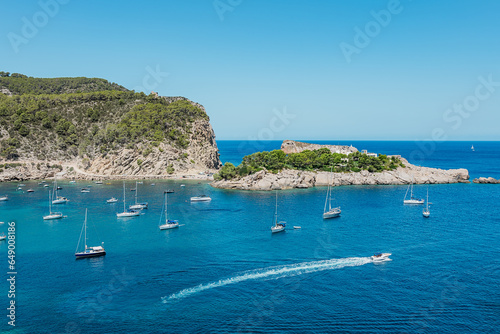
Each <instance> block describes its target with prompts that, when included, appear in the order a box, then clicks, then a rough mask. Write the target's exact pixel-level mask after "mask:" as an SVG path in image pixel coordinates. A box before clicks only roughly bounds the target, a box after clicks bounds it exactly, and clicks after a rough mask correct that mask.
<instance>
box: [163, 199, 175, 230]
mask: <svg viewBox="0 0 500 334" xmlns="http://www.w3.org/2000/svg"><path fill="white" fill-rule="evenodd" d="M167 194H168V193H167V192H166V191H164V192H163V197H164V198H165V201H164V206H165V224H161V225H160V230H169V229H172V228H176V227H179V221H178V220H172V219H168V213H167V207H168V202H167V198H168V195H167ZM160 221H161V217H160Z"/></svg>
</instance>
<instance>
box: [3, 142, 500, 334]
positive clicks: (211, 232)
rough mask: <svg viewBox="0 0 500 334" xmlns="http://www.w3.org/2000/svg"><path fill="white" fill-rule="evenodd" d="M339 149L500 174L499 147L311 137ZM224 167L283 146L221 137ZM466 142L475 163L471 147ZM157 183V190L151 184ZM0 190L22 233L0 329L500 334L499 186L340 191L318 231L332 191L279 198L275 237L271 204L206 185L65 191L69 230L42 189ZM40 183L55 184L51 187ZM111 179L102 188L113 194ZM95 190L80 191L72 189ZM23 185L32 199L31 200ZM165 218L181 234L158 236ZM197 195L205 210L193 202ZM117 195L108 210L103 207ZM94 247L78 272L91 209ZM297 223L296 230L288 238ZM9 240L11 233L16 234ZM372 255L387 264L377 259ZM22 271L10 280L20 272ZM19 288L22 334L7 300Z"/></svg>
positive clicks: (269, 199)
mask: <svg viewBox="0 0 500 334" xmlns="http://www.w3.org/2000/svg"><path fill="white" fill-rule="evenodd" d="M315 142H317V143H332V144H346V145H351V144H352V145H353V146H354V147H356V148H358V149H360V150H362V149H366V150H368V151H370V152H376V153H381V154H401V155H402V156H403V157H405V158H407V159H409V160H410V162H412V163H415V164H418V165H422V166H429V167H437V168H467V169H468V170H469V173H470V176H471V179H472V178H474V177H479V176H492V177H495V178H500V173H499V168H498V166H499V163H500V160H499V159H500V142H474V143H471V142H443V143H436V144H435V146H433V145H432V144H431V143H427V146H423V147H421V145H419V144H418V143H415V142H408V141H402V142H395V141H390V142H389V141H348V142H346V141H321V142H318V141H315ZM217 143H218V146H219V149H220V157H221V160H222V161H223V162H233V163H235V164H238V163H239V162H240V161H241V159H242V157H243V156H245V155H247V154H251V153H254V152H256V151H262V150H272V149H278V148H279V147H280V145H281V141H272V142H245V141H223V140H219V141H218V142H217ZM472 144H473V145H474V148H475V151H472V150H471V145H472ZM152 182H154V183H155V184H154V185H152V184H151V183H152ZM23 183H25V187H21V188H22V189H23V190H17V188H18V183H17V182H4V183H0V195H8V201H0V222H3V224H0V234H1V233H5V234H8V233H9V230H8V227H9V226H8V224H7V223H8V222H14V224H15V232H14V234H15V268H13V269H11V268H9V264H8V260H9V258H8V250H9V248H8V247H9V244H8V242H7V241H5V240H4V241H0V264H1V265H0V268H2V270H3V274H4V277H5V279H4V280H3V283H2V285H1V288H2V289H3V292H4V293H3V294H2V297H0V304H1V305H3V307H2V309H3V315H2V317H1V318H3V320H2V321H0V331H1V332H7V331H8V332H9V333H22V334H32V333H65V334H69V333H72V334H83V333H116V334H118V333H311V334H312V333H377V334H378V333H380V334H383V333H440V334H441V333H450V334H451V333H500V317H499V311H500V289H499V288H498V287H499V286H500V247H499V240H500V206H499V205H498V203H499V201H500V185H497V184H474V183H468V184H432V185H415V187H414V194H415V196H417V197H425V196H426V194H427V192H428V193H429V202H430V203H431V204H430V212H431V216H430V218H424V217H423V216H422V209H423V206H422V205H414V206H411V205H403V199H404V197H405V193H406V191H407V186H406V185H379V186H340V187H335V188H334V189H333V190H332V195H333V204H334V205H335V206H340V207H341V210H342V214H341V216H340V217H338V218H334V219H329V220H324V219H323V218H322V214H323V210H324V207H325V199H326V192H327V189H326V188H325V187H316V188H310V189H291V190H283V191H278V192H277V212H278V219H279V220H280V221H285V222H286V230H285V232H281V233H276V234H272V233H271V226H272V225H273V222H274V213H275V210H276V193H275V192H265V191H255V192H252V191H236V190H224V189H216V188H212V187H211V186H210V185H209V184H208V182H206V181H199V180H188V179H183V180H144V182H143V183H142V184H138V185H137V191H136V192H133V191H130V189H131V188H135V187H136V184H135V183H134V181H132V180H128V181H125V186H126V191H125V197H126V198H125V203H126V205H127V206H128V205H130V204H133V203H134V195H135V194H137V197H138V201H140V202H148V203H149V208H148V209H145V210H143V213H142V214H141V215H140V216H138V217H135V218H128V219H118V218H117V217H116V213H117V212H121V211H123V206H124V204H123V199H124V198H123V183H122V182H121V181H109V182H104V184H94V183H92V182H90V181H77V182H76V183H73V184H72V183H69V182H68V181H65V180H61V181H58V183H57V185H58V186H61V187H62V190H61V191H60V195H62V196H65V197H67V198H69V200H70V201H69V202H68V203H67V204H62V205H56V206H53V208H52V210H53V211H60V212H62V213H63V215H64V216H65V218H63V219H59V220H51V221H44V220H43V219H42V217H43V216H44V215H46V214H48V213H49V203H48V196H49V192H50V191H51V190H50V188H44V187H43V185H39V184H38V181H26V182H23ZM47 183H49V184H50V185H52V184H51V183H50V181H49V180H47ZM107 183H109V184H107ZM83 187H88V188H89V189H90V192H89V193H82V192H81V188H83ZM29 188H32V189H33V190H34V192H32V193H28V192H26V190H27V189H29ZM167 189H171V190H173V191H174V192H173V193H170V194H168V211H167V214H168V218H169V219H175V220H178V221H179V224H180V227H179V228H176V229H172V230H166V231H165V230H160V229H159V224H162V223H163V222H164V221H165V214H164V213H162V212H164V208H163V203H164V191H165V190H167ZM200 194H205V195H207V196H210V197H211V198H212V200H211V201H210V202H198V203H196V202H195V203H191V201H190V197H192V196H198V195H200ZM111 197H116V198H118V200H119V201H118V202H117V203H113V204H109V203H106V200H107V199H109V198H111ZM86 209H87V210H88V222H87V225H88V229H87V241H86V244H87V245H88V246H98V245H101V242H104V245H103V246H104V248H105V249H106V253H107V254H106V256H103V257H98V258H91V259H80V260H75V255H74V254H75V251H76V250H77V245H78V243H79V241H80V248H78V249H79V250H81V247H82V245H83V244H82V240H83V239H84V238H85V237H84V236H82V234H81V232H82V226H83V223H84V217H85V210H86ZM294 227H300V228H294ZM10 232H11V233H13V232H12V231H10ZM377 252H384V253H385V252H387V253H392V255H391V256H390V258H391V261H387V262H380V263H376V262H374V261H373V260H372V259H371V256H372V255H373V254H374V253H377ZM14 270H15V274H9V275H8V274H7V273H8V272H11V271H14ZM12 275H14V276H15V287H14V289H15V297H14V300H15V321H16V322H15V325H16V326H15V327H12V326H10V325H9V324H8V321H9V318H8V317H7V315H8V312H11V311H8V310H7V307H9V305H10V304H9V303H10V302H11V301H12V300H13V299H12V297H8V291H9V289H12V285H9V282H8V281H7V280H6V278H7V276H9V277H10V276H12Z"/></svg>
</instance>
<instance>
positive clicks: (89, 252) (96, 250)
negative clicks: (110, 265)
mask: <svg viewBox="0 0 500 334" xmlns="http://www.w3.org/2000/svg"><path fill="white" fill-rule="evenodd" d="M83 231H85V238H84V245H85V249H84V250H83V252H78V247H79V246H80V240H81V239H82V232H83ZM82 232H80V238H79V239H78V244H77V245H76V250H75V256H76V258H77V259H82V258H86V257H96V256H103V255H106V251H105V250H104V247H103V245H104V242H103V243H101V246H94V247H88V246H87V209H85V221H84V223H83V227H82Z"/></svg>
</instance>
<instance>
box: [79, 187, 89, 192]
mask: <svg viewBox="0 0 500 334" xmlns="http://www.w3.org/2000/svg"><path fill="white" fill-rule="evenodd" d="M80 192H82V193H89V192H90V189H89V188H82V190H81V191H80Z"/></svg>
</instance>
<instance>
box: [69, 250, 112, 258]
mask: <svg viewBox="0 0 500 334" xmlns="http://www.w3.org/2000/svg"><path fill="white" fill-rule="evenodd" d="M103 255H106V252H105V251H102V252H90V253H86V252H81V253H75V257H76V258H77V259H85V258H88V257H98V256H103Z"/></svg>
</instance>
